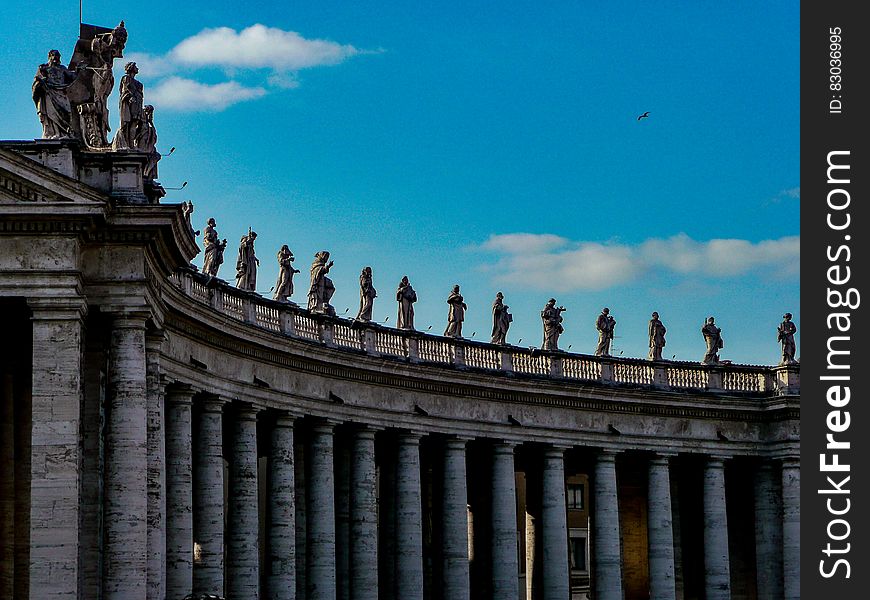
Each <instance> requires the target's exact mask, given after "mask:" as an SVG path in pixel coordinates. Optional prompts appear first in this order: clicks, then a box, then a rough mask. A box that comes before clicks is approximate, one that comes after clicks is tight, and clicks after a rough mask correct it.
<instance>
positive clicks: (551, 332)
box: [541, 298, 565, 350]
mask: <svg viewBox="0 0 870 600" xmlns="http://www.w3.org/2000/svg"><path fill="white" fill-rule="evenodd" d="M563 312H565V307H564V306H559V307H557V306H556V299H555V298H550V299H549V300H548V301H547V305H546V306H545V307H544V310H542V311H541V320H542V321H543V322H544V343H543V344H542V345H541V348H542V349H544V350H558V349H559V336H560V335H562V333H564V331H565V329H564V327H562V321H563V317H562V313H563Z"/></svg>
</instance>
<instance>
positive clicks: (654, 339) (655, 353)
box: [649, 312, 667, 360]
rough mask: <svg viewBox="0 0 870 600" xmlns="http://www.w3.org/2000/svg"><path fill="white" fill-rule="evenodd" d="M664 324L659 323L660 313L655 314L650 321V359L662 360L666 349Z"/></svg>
mask: <svg viewBox="0 0 870 600" xmlns="http://www.w3.org/2000/svg"><path fill="white" fill-rule="evenodd" d="M665 333H667V329H665V326H664V324H663V323H662V322H661V321H659V313H657V312H654V313H653V314H652V319H650V320H649V359H650V360H662V348H664V347H665Z"/></svg>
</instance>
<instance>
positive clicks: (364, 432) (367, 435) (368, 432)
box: [352, 423, 384, 440]
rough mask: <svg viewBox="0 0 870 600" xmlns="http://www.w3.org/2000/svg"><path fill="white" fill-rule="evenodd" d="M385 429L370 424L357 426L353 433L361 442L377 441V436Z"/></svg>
mask: <svg viewBox="0 0 870 600" xmlns="http://www.w3.org/2000/svg"><path fill="white" fill-rule="evenodd" d="M383 430H384V428H383V427H380V426H378V425H368V424H364V423H363V424H355V425H354V427H353V429H352V433H353V437H354V439H360V440H373V439H375V435H376V434H377V433H378V432H379V431H383Z"/></svg>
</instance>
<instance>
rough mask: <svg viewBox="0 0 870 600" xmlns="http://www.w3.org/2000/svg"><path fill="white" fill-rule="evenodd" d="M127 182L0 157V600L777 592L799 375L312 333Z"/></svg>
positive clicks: (785, 590) (793, 510)
mask: <svg viewBox="0 0 870 600" xmlns="http://www.w3.org/2000/svg"><path fill="white" fill-rule="evenodd" d="M146 160H147V157H145V156H143V155H141V154H137V153H135V152H125V151H114V152H105V151H103V152H95V151H90V150H87V149H86V147H84V146H83V145H81V144H80V143H77V142H74V141H46V140H38V141H36V142H2V143H0V309H2V314H3V316H4V319H3V344H0V353H2V357H0V598H11V599H14V600H24V599H33V600H37V599H38V600H45V599H52V598H58V599H60V598H64V599H69V600H74V599H82V600H84V599H105V600H146V599H147V600H152V599H153V600H162V599H164V598H167V599H169V600H180V599H181V598H182V597H183V596H185V595H186V594H188V593H191V592H203V593H212V594H220V595H222V596H225V597H226V598H230V599H232V600H241V599H243V600H249V599H257V598H264V599H266V598H269V599H276V600H277V599H284V600H290V599H297V600H303V599H309V600H324V599H326V600H334V599H338V600H424V599H425V600H460V599H461V600H479V599H490V598H493V599H497V600H514V599H526V600H538V599H540V600H569V598H570V599H574V598H587V597H588V598H597V599H602V600H621V599H623V598H625V599H627V600H631V599H636V598H656V599H660V598H680V599H690V598H707V599H708V600H714V599H724V598H735V599H737V598H739V599H756V598H758V599H768V598H774V599H775V598H786V599H789V600H792V599H796V598H798V597H799V565H798V550H799V504H798V497H799V487H800V475H799V473H800V471H799V465H798V456H799V438H800V430H799V416H800V414H799V366H798V365H784V366H780V367H756V366H741V365H719V364H714V365H702V364H699V363H686V362H668V361H662V362H652V361H648V360H640V359H623V358H612V357H607V356H600V357H597V356H586V355H577V354H569V353H564V352H546V351H531V350H527V349H525V348H518V347H513V346H495V345H490V344H487V343H481V342H473V341H469V340H462V339H452V338H450V339H448V338H442V337H440V336H430V335H425V334H421V333H417V332H413V331H403V330H396V329H390V328H386V327H382V326H379V325H376V324H371V323H360V322H358V323H352V322H351V321H349V320H346V319H341V318H335V317H332V316H329V315H326V314H312V313H309V312H308V311H307V310H305V309H302V308H298V307H295V306H291V305H288V304H286V303H278V302H274V301H272V300H269V299H265V298H262V297H260V296H258V295H256V294H254V293H251V292H247V291H243V290H239V289H236V288H233V287H230V286H229V285H227V284H226V283H224V282H222V281H220V280H217V279H214V278H211V277H208V276H206V275H203V274H201V273H198V272H196V271H195V270H194V269H192V268H190V266H189V264H190V260H191V259H192V258H193V257H194V256H195V255H196V254H197V252H198V248H197V245H196V242H195V237H194V235H193V232H192V231H191V228H190V226H189V224H188V223H187V221H186V220H185V218H184V215H183V213H182V210H181V207H179V206H178V205H172V204H160V203H159V196H160V194H159V193H158V192H159V188H157V187H155V186H154V185H150V186H148V185H146V183H147V182H146V180H145V178H143V170H144V168H145V166H146V164H145V163H146Z"/></svg>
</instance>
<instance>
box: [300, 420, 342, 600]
mask: <svg viewBox="0 0 870 600" xmlns="http://www.w3.org/2000/svg"><path fill="white" fill-rule="evenodd" d="M333 427H334V426H333V425H331V424H328V423H321V424H318V425H315V426H314V427H313V428H312V431H311V442H310V444H309V449H310V455H309V457H308V460H309V465H310V469H309V471H308V475H309V478H308V498H307V500H308V510H307V512H306V518H307V527H308V546H307V552H308V556H307V560H306V567H307V587H308V600H335V594H336V587H335V478H334V475H333V467H334V464H335V462H334V458H333V454H334V452H333Z"/></svg>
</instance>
